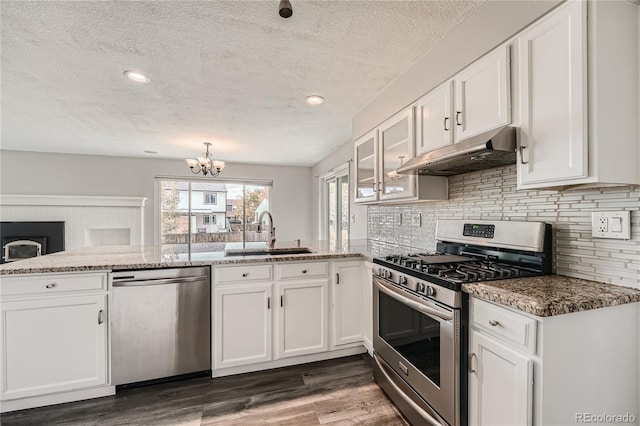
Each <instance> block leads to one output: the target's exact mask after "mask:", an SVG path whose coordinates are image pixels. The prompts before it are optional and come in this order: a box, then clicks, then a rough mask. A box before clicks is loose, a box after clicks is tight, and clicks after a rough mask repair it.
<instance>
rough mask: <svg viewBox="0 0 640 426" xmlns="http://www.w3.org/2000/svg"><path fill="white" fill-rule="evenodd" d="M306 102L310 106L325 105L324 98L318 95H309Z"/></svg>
mask: <svg viewBox="0 0 640 426" xmlns="http://www.w3.org/2000/svg"><path fill="white" fill-rule="evenodd" d="M304 100H305V101H307V103H308V104H309V105H320V104H322V103H324V98H323V97H322V96H318V95H309V96H307V97H306V98H304Z"/></svg>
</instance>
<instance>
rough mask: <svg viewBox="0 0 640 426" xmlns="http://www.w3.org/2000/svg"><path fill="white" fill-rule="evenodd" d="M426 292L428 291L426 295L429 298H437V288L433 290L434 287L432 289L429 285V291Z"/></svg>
mask: <svg viewBox="0 0 640 426" xmlns="http://www.w3.org/2000/svg"><path fill="white" fill-rule="evenodd" d="M426 290H427V291H426V295H427V296H429V297H433V296H435V295H436V289H435V288H433V287H431V286H430V285H428V286H427V289H426Z"/></svg>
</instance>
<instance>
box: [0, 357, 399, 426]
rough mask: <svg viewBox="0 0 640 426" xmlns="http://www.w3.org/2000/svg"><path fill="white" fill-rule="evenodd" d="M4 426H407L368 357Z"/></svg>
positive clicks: (190, 386)
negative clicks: (374, 376) (389, 398)
mask: <svg viewBox="0 0 640 426" xmlns="http://www.w3.org/2000/svg"><path fill="white" fill-rule="evenodd" d="M0 424H2V425H3V426H34V425H47V426H49V425H66V426H94V425H95V426H124V425H126V426H144V425H150V426H201V425H202V426H205V425H206V426H225V425H243V426H244V425H292V426H307V425H320V424H322V425H360V424H366V425H385V426H387V425H403V426H405V425H408V423H407V422H406V420H405V419H404V418H403V417H402V415H401V414H400V413H399V412H398V411H397V409H396V408H395V407H394V406H393V404H392V403H391V402H390V401H389V400H388V399H387V397H386V396H385V395H384V393H383V392H382V391H381V390H380V388H379V387H378V386H377V385H376V384H375V383H374V381H373V377H372V368H371V360H370V358H369V356H368V355H366V354H365V355H355V356H351V357H346V358H340V359H334V360H327V361H320V362H316V363H310V364H303V365H297V366H292V367H286V368H279V369H274V370H267V371H260V372H255V373H247V374H240V375H236V376H228V377H221V378H215V379H209V378H198V379H190V380H184V381H176V382H169V383H162V384H156V385H153V386H146V387H140V388H133V389H124V390H120V391H118V393H117V394H116V395H115V396H111V397H104V398H96V399H92V400H87V401H78V402H73V403H67V404H59V405H54V406H50V407H41V408H34V409H31V410H22V411H16V412H13V413H6V414H2V415H0Z"/></svg>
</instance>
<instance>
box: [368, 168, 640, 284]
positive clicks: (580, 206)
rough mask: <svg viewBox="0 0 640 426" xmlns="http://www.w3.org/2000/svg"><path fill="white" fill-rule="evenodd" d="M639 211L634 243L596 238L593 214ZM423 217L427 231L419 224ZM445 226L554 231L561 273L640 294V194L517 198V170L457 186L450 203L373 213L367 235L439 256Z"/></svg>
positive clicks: (456, 180)
mask: <svg viewBox="0 0 640 426" xmlns="http://www.w3.org/2000/svg"><path fill="white" fill-rule="evenodd" d="M616 210H629V211H631V239H630V240H612V239H599V238H592V237H591V212H592V211H616ZM418 213H419V214H421V218H422V223H421V226H420V227H414V226H411V216H412V215H414V214H418ZM438 219H484V220H522V221H542V222H547V223H550V224H551V225H552V226H553V269H554V272H556V273H558V274H561V275H567V276H571V277H577V278H585V279H590V280H596V281H601V282H606V283H612V284H619V285H624V286H627V287H635V288H640V187H636V188H629V187H621V188H603V189H589V190H570V191H566V190H565V191H552V190H521V191H517V190H516V166H515V165H513V166H506V167H502V168H497V169H490V170H485V171H481V172H475V173H468V174H464V175H458V176H453V177H451V178H449V200H447V201H433V202H427V203H420V204H407V205H394V206H380V205H376V206H369V207H368V208H367V235H368V238H369V239H370V240H374V241H376V242H378V243H384V244H392V245H397V246H401V247H399V248H398V249H399V251H406V250H408V249H410V248H413V249H422V250H426V251H434V250H435V228H436V222H437V220H438Z"/></svg>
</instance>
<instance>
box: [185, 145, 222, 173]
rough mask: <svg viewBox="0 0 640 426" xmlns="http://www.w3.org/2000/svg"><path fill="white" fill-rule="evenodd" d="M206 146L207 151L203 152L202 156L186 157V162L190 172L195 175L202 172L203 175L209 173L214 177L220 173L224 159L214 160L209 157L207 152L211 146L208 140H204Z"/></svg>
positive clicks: (209, 154)
mask: <svg viewBox="0 0 640 426" xmlns="http://www.w3.org/2000/svg"><path fill="white" fill-rule="evenodd" d="M204 144H205V145H206V147H207V151H206V152H205V153H203V154H202V155H203V157H198V159H197V160H195V159H193V158H187V160H186V161H187V164H188V165H189V168H190V169H191V173H193V174H195V175H197V174H198V173H200V172H202V174H203V175H204V176H207V175H211V177H216V176H218V175H219V174H220V172H221V171H222V169H224V165H225V163H224V161H220V160H214V159H213V158H211V153H210V152H209V147H210V146H211V143H210V142H204Z"/></svg>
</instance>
